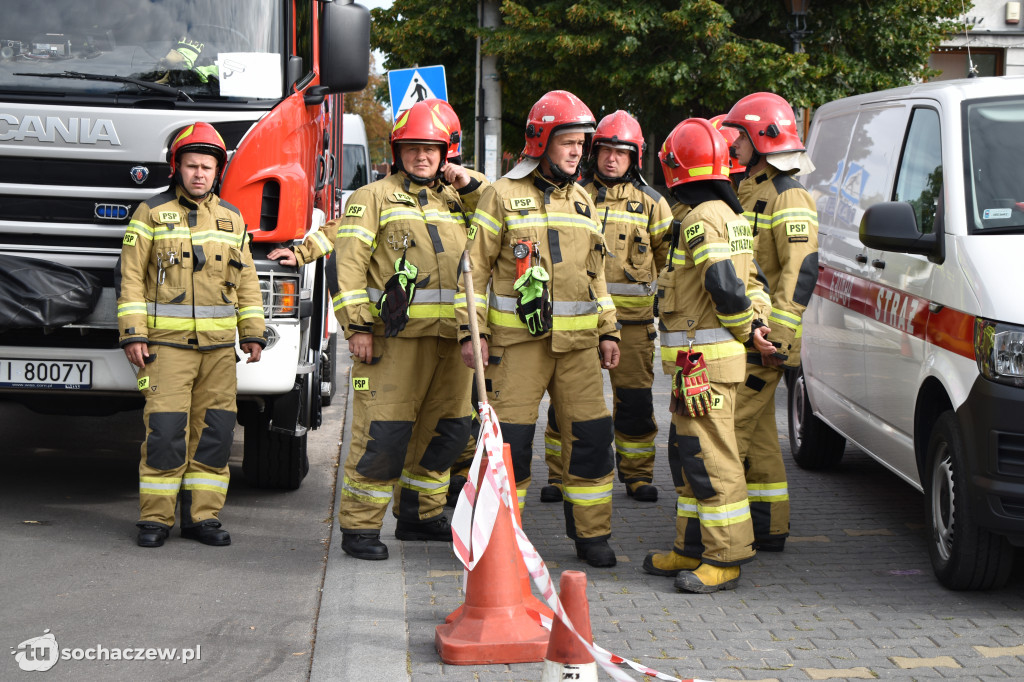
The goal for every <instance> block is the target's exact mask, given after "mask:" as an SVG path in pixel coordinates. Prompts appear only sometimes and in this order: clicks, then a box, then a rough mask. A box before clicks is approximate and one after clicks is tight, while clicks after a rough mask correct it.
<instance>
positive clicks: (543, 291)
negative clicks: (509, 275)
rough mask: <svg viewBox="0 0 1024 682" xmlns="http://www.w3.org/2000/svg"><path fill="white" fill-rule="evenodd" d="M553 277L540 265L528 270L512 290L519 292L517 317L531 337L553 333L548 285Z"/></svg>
mask: <svg viewBox="0 0 1024 682" xmlns="http://www.w3.org/2000/svg"><path fill="white" fill-rule="evenodd" d="M550 279H551V277H550V276H549V275H548V273H547V270H545V269H544V268H542V267H541V266H539V265H534V266H531V267H529V268H527V270H526V272H524V273H523V274H522V276H521V277H520V278H519V279H517V280H516V283H515V284H513V285H512V288H513V289H515V290H516V291H518V292H519V301H518V302H517V303H516V315H517V316H519V319H520V321H521V322H523V324H525V325H526V328H527V329H528V330H529V331H530V335H531V336H543V335H544V334H547V333H548V332H549V331H551V324H552V314H551V299H550V296H549V295H548V285H547V283H548V282H549V281H550Z"/></svg>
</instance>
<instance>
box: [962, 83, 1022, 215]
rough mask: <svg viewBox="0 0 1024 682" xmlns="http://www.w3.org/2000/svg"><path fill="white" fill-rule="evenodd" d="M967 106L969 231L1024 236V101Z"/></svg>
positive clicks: (966, 157)
mask: <svg viewBox="0 0 1024 682" xmlns="http://www.w3.org/2000/svg"><path fill="white" fill-rule="evenodd" d="M964 107H965V109H966V116H965V118H966V120H967V137H966V139H965V140H964V158H965V160H966V161H965V165H966V171H967V177H966V178H965V186H966V189H967V199H968V211H969V213H968V216H967V219H968V228H969V229H970V231H971V232H977V233H987V234H995V233H1005V232H1019V233H1024V178H1022V177H1021V174H1020V163H1021V159H1024V135H1021V130H1022V129H1024V99H1022V98H1012V99H1008V98H1000V99H998V100H987V101H980V102H978V101H975V102H967V103H965V105H964Z"/></svg>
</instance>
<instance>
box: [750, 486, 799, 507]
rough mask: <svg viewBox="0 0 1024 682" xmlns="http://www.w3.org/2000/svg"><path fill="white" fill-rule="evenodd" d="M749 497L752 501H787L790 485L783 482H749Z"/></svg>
mask: <svg viewBox="0 0 1024 682" xmlns="http://www.w3.org/2000/svg"><path fill="white" fill-rule="evenodd" d="M747 498H748V499H749V500H750V501H751V502H786V501H788V500H789V486H787V485H786V483H785V482H782V483H750V484H747Z"/></svg>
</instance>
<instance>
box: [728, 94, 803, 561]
mask: <svg viewBox="0 0 1024 682" xmlns="http://www.w3.org/2000/svg"><path fill="white" fill-rule="evenodd" d="M722 125H723V126H729V127H732V128H734V129H736V130H738V131H739V137H738V138H737V140H736V142H735V147H736V153H737V157H738V160H739V162H740V163H741V164H743V165H745V166H746V167H747V177H746V179H744V180H743V181H742V182H741V183H740V185H739V188H738V190H737V193H738V195H739V199H740V203H741V204H742V205H743V214H744V216H746V218H747V220H748V221H750V223H751V225H753V227H754V235H755V236H754V244H755V247H754V258H755V260H756V261H757V263H758V265H759V266H760V267H761V270H762V271H763V272H764V275H765V277H766V278H767V282H768V286H769V290H770V292H771V316H770V317H769V319H768V326H769V328H770V329H771V332H770V333H769V335H768V340H769V341H772V342H773V344H774V345H776V346H778V349H777V351H774V352H769V353H766V354H761V353H756V352H752V353H750V354H749V355H748V358H747V362H748V364H747V376H746V378H745V379H744V382H743V384H742V386H740V388H739V394H738V397H737V408H736V441H737V445H738V447H739V451H740V455H741V456H742V457H743V460H744V464H745V466H746V468H747V487H748V495H749V497H750V507H751V513H752V515H753V519H754V536H755V547H756V548H757V549H759V550H761V551H766V552H781V551H783V550H784V549H785V544H786V538H787V537H788V536H789V487H788V484H787V482H786V468H785V465H784V464H783V461H782V450H781V449H780V447H779V437H778V429H777V427H776V424H775V389H776V387H778V385H779V379H781V378H782V375H783V371H784V368H786V367H798V366H799V365H800V336H801V331H802V323H801V320H802V316H803V312H804V309H805V308H806V307H807V303H808V301H809V300H810V298H811V293H812V292H813V291H814V285H815V282H816V281H817V278H818V215H817V212H816V210H815V204H814V200H813V199H812V198H811V195H810V194H808V192H807V190H805V189H804V188H803V186H801V185H800V183H799V182H798V181H797V180H796V178H795V177H794V176H795V175H800V174H802V173H805V172H810V171H811V170H812V169H813V166H812V165H811V162H810V159H809V158H808V156H807V154H806V152H805V151H804V145H803V143H802V142H801V141H800V136H799V134H798V133H797V127H796V117H795V116H794V115H793V108H792V107H791V106H790V105H789V103H788V102H787V101H786V100H784V99H783V98H782V97H779V96H778V95H776V94H773V93H770V92H758V93H754V94H752V95H747V96H746V97H744V98H743V99H741V100H740V101H739V102H737V103H736V104H735V105H734V106H733V107H732V110H730V111H729V113H728V114H727V115H726V117H725V119H724V120H723V121H722Z"/></svg>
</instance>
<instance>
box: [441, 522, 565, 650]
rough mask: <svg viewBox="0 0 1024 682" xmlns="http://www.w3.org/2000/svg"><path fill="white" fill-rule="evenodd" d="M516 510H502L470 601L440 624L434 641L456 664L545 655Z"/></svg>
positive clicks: (473, 574)
mask: <svg viewBox="0 0 1024 682" xmlns="http://www.w3.org/2000/svg"><path fill="white" fill-rule="evenodd" d="M521 563H522V555H521V554H520V553H519V548H518V546H517V545H516V540H515V531H514V530H513V528H512V515H511V513H510V512H508V511H507V510H506V509H505V508H502V509H499V510H498V515H497V518H496V519H495V521H494V529H493V530H492V531H491V540H490V542H489V543H488V544H487V550H486V551H485V552H484V554H483V556H482V557H480V561H479V562H477V565H476V568H474V569H473V570H472V571H470V572H469V577H468V578H467V579H466V602H465V603H464V604H463V605H462V606H460V607H459V608H458V609H456V611H455V612H453V614H452V616H453V618H452V620H451V621H450V622H446V623H444V624H442V625H438V626H437V628H436V629H435V632H434V645H435V646H436V647H437V653H438V654H440V656H441V660H442V661H444V662H445V663H448V664H450V665H487V664H492V663H530V662H533V661H541V660H543V659H544V650H545V649H546V648H547V645H548V631H547V630H545V629H544V628H543V627H541V625H540V623H539V622H538V620H537V618H536V617H535V616H534V615H533V614H531V613H530V612H529V611H528V610H527V608H526V605H525V600H524V599H523V594H522V581H521V580H520V579H519V575H518V574H519V568H518V565H519V564H521Z"/></svg>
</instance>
